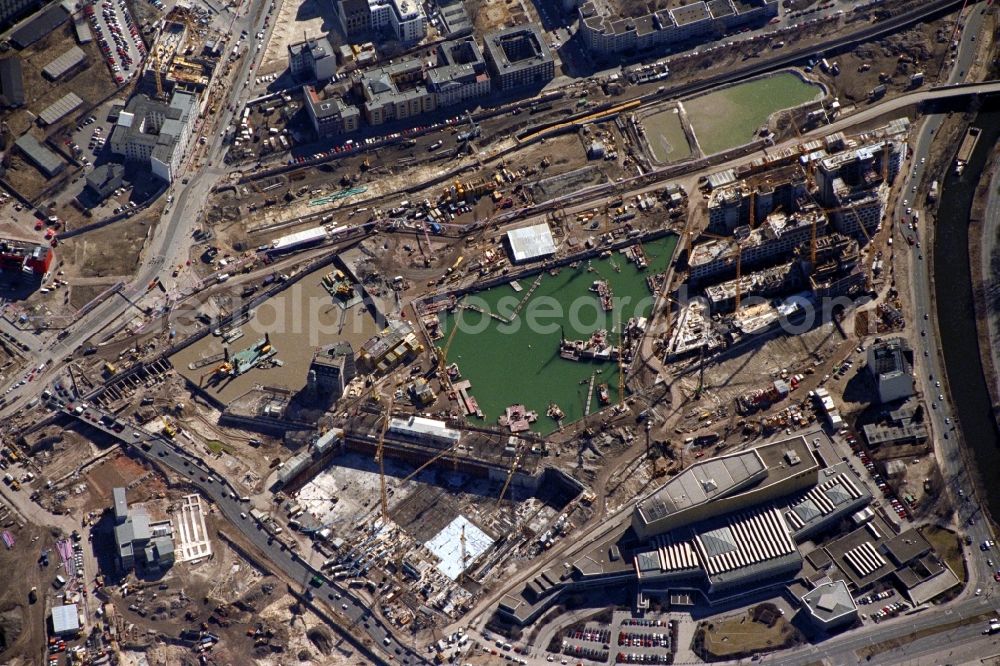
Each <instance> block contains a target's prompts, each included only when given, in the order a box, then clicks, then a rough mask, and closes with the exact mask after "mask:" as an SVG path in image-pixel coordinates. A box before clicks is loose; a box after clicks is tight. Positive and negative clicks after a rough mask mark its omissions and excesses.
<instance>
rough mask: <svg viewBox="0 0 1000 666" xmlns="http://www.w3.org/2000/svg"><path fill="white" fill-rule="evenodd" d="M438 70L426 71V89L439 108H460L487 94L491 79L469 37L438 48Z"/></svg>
mask: <svg viewBox="0 0 1000 666" xmlns="http://www.w3.org/2000/svg"><path fill="white" fill-rule="evenodd" d="M437 53H438V63H439V64H438V66H437V67H434V68H431V69H429V70H428V71H427V78H426V80H427V89H428V91H429V92H431V93H432V94H433V95H434V96H435V98H436V103H437V106H438V107H444V106H452V105H454V104H461V103H462V102H466V101H469V100H474V99H480V98H482V97H486V96H488V95H489V94H490V76H489V74H488V73H487V71H486V61H485V59H484V58H483V54H482V53H481V52H480V50H479V45H478V44H476V40H474V39H473V38H472V37H467V38H465V39H459V40H455V41H450V42H442V43H441V44H439V45H438V49H437Z"/></svg>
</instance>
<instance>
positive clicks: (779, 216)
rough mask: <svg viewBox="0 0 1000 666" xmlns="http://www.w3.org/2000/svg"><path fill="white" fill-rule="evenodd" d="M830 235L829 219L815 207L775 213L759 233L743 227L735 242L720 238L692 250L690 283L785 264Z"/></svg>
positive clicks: (735, 234)
mask: <svg viewBox="0 0 1000 666" xmlns="http://www.w3.org/2000/svg"><path fill="white" fill-rule="evenodd" d="M826 232H827V219H826V215H825V213H824V212H823V211H822V210H820V209H819V208H818V207H816V206H814V205H812V204H810V205H809V206H808V207H806V208H804V209H802V210H800V211H798V212H794V213H785V212H783V211H775V212H772V213H770V214H769V215H768V216H767V217H766V218H765V219H764V220H763V222H762V224H761V225H760V226H758V227H757V228H756V229H750V227H748V226H743V227H739V228H737V229H736V232H735V233H734V235H733V238H717V239H713V240H710V241H707V242H705V243H700V244H698V245H695V246H694V247H692V248H691V256H690V258H689V259H688V267H689V279H690V280H691V281H692V282H704V281H706V280H708V279H710V278H715V277H721V276H726V275H737V274H738V273H740V270H741V268H748V269H749V268H754V267H757V266H762V265H766V264H769V263H774V262H776V261H781V260H782V259H785V258H787V257H789V256H791V255H792V253H793V252H794V251H795V250H796V249H798V248H799V247H800V246H801V245H802V244H803V243H808V242H810V241H811V239H812V238H814V237H817V236H821V235H825V234H826Z"/></svg>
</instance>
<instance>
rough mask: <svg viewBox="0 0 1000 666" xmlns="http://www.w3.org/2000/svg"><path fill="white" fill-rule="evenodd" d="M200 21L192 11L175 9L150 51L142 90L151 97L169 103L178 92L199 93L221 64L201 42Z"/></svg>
mask: <svg viewBox="0 0 1000 666" xmlns="http://www.w3.org/2000/svg"><path fill="white" fill-rule="evenodd" d="M197 20H198V19H197V17H195V16H193V15H192V14H191V12H190V10H188V9H186V8H182V7H176V8H174V9H173V10H172V11H171V12H170V14H168V16H167V18H166V20H165V21H164V24H163V30H161V31H160V35H159V37H158V38H157V40H156V43H155V44H153V47H152V49H151V50H150V54H149V58H147V60H146V67H145V69H144V70H143V73H142V80H141V82H140V87H141V90H142V91H143V92H145V93H146V94H148V95H149V96H151V97H154V96H155V97H157V98H159V99H166V97H167V96H168V95H169V94H170V93H171V92H173V91H174V90H175V89H179V90H182V91H184V92H188V93H200V92H202V91H203V90H204V89H205V88H206V87H208V83H209V81H210V80H211V78H212V72H213V71H214V70H215V67H216V65H217V64H218V58H217V57H216V55H215V54H214V48H213V47H211V46H210V45H208V44H207V43H206V42H205V41H204V40H202V39H201V36H200V35H199V33H198V31H197V29H196V23H195V22H196V21H197Z"/></svg>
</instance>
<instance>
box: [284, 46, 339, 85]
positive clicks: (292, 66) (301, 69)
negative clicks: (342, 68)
mask: <svg viewBox="0 0 1000 666" xmlns="http://www.w3.org/2000/svg"><path fill="white" fill-rule="evenodd" d="M288 69H289V71H290V72H291V73H292V76H294V77H295V78H297V79H299V80H300V81H309V80H315V81H325V80H327V79H330V78H333V76H334V75H335V74H336V73H337V55H336V54H335V53H334V51H333V46H331V45H330V41H329V40H328V39H327V38H326V37H313V38H311V39H307V40H305V41H303V42H298V43H296V44H291V45H290V46H289V47H288Z"/></svg>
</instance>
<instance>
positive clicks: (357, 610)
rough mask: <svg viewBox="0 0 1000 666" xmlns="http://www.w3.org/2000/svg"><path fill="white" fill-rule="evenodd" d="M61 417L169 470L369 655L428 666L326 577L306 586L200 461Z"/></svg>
mask: <svg viewBox="0 0 1000 666" xmlns="http://www.w3.org/2000/svg"><path fill="white" fill-rule="evenodd" d="M60 411H62V413H63V414H65V415H66V416H68V417H71V418H76V419H79V420H80V421H81V422H82V423H84V424H86V425H88V426H90V427H92V428H97V429H99V430H101V431H103V432H104V433H106V434H108V435H110V436H111V437H115V438H117V439H118V440H120V441H122V442H123V444H124V445H125V446H126V447H131V449H132V451H133V453H135V454H136V455H139V456H142V457H144V458H146V459H147V460H149V461H150V462H152V463H155V464H159V465H161V466H163V467H166V468H169V469H170V470H172V471H174V472H176V473H177V474H179V475H180V476H182V477H184V478H186V479H187V481H188V483H190V484H191V485H193V486H195V487H197V488H198V490H199V491H200V492H201V493H202V494H203V495H204V496H205V497H206V498H207V499H209V500H210V501H212V502H213V503H214V504H215V505H216V507H217V508H218V509H219V511H221V512H222V514H223V515H224V516H225V517H226V519H227V520H228V521H229V522H230V523H232V525H233V526H234V527H235V528H236V529H238V530H239V531H240V532H241V533H242V534H243V536H244V537H245V538H246V540H247V541H249V542H250V543H252V544H253V546H254V547H255V548H256V549H257V550H258V551H259V552H260V553H262V554H263V555H264V557H265V558H266V559H267V560H268V562H270V564H271V565H272V566H274V567H276V568H278V569H280V570H281V572H282V573H283V574H284V575H285V577H286V578H288V579H290V580H293V581H297V582H299V583H300V585H301V587H302V588H303V590H304V589H309V590H311V591H312V594H313V595H314V597H315V599H314V600H315V601H316V602H319V603H325V604H327V605H328V606H329V607H330V608H331V609H333V611H334V614H335V615H336V616H339V618H340V619H343V620H345V622H344V624H343V625H342V626H343V627H344V629H345V630H347V631H351V629H352V627H354V626H355V625H361V627H362V628H363V630H364V631H365V632H366V633H367V634H368V636H369V637H370V638H371V640H372V643H373V645H372V647H371V648H370V649H372V650H383V651H385V652H386V653H387V654H388V655H389V658H390V659H396V660H399V661H400V662H402V663H405V664H419V663H429V662H428V661H427V660H426V659H424V658H423V657H421V656H420V655H418V654H417V653H416V652H414V651H413V649H412V648H411V647H409V646H407V645H404V644H403V643H401V642H400V641H399V640H398V639H397V638H396V637H395V635H393V633H392V631H391V630H390V629H389V628H388V627H386V626H385V625H384V624H383V623H382V621H381V619H380V618H379V617H378V616H377V615H375V614H373V613H372V612H371V610H370V608H369V603H368V602H366V601H365V600H363V599H359V598H358V597H356V596H354V595H353V594H351V593H350V592H349V591H348V589H347V588H344V587H341V586H339V585H337V584H335V583H334V582H333V581H331V580H328V579H327V578H326V577H325V576H324V577H323V583H322V584H321V585H316V586H314V585H311V584H309V581H310V579H312V578H313V576H314V575H315V573H316V572H315V571H314V570H313V569H312V568H311V567H309V566H308V564H307V562H306V561H305V560H304V559H303V558H302V557H301V556H299V555H298V554H297V553H296V552H295V551H294V550H290V549H289V548H288V547H287V546H286V545H285V543H284V542H283V541H282V540H281V539H279V538H276V537H275V536H274V535H273V534H271V532H269V531H268V530H266V529H265V528H264V526H263V525H262V524H261V523H259V522H257V521H256V520H255V519H254V518H252V517H251V516H250V515H249V511H250V509H251V505H250V504H249V503H246V502H243V501H242V500H241V499H240V496H241V493H240V492H238V491H237V490H235V489H234V488H233V487H232V486H231V485H230V484H229V483H228V482H227V481H224V480H222V479H220V478H219V477H218V475H217V473H216V472H214V471H213V470H212V469H211V468H210V467H209V466H208V465H207V464H205V463H204V462H203V461H201V460H199V459H198V458H197V457H195V456H193V455H191V454H190V453H188V452H186V451H184V450H182V449H181V448H180V447H179V446H176V445H175V444H174V443H173V442H172V441H170V440H168V439H166V438H165V437H164V436H162V435H152V434H150V433H148V432H146V431H145V430H142V429H139V428H135V427H133V426H131V425H130V424H128V423H126V422H124V421H118V420H116V419H115V418H114V415H113V414H110V413H108V412H105V411H102V410H100V409H98V408H96V407H93V406H87V405H84V404H80V403H74V402H73V401H72V400H69V401H68V402H66V403H65V405H64V406H63V407H61V409H60ZM376 646H377V647H376Z"/></svg>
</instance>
